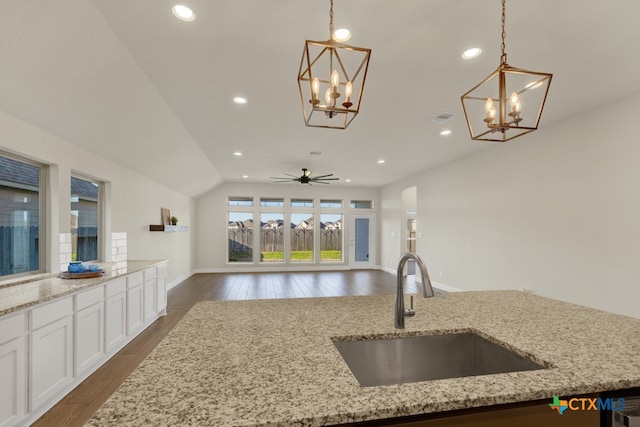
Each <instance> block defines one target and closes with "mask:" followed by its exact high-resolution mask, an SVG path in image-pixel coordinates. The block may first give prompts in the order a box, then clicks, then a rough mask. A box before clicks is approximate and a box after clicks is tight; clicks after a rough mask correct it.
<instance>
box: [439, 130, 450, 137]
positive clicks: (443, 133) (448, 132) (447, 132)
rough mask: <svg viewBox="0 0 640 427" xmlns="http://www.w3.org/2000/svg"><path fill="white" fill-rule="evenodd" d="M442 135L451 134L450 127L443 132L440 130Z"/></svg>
mask: <svg viewBox="0 0 640 427" xmlns="http://www.w3.org/2000/svg"><path fill="white" fill-rule="evenodd" d="M440 135H442V136H447V135H451V131H450V130H449V129H445V130H443V131H442V132H440Z"/></svg>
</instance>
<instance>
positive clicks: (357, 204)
mask: <svg viewBox="0 0 640 427" xmlns="http://www.w3.org/2000/svg"><path fill="white" fill-rule="evenodd" d="M351 208H352V209H371V208H373V202H371V200H352V201H351Z"/></svg>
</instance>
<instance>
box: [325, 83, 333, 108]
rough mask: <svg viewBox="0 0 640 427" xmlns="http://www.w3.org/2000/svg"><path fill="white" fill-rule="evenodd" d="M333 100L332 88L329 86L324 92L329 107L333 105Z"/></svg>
mask: <svg viewBox="0 0 640 427" xmlns="http://www.w3.org/2000/svg"><path fill="white" fill-rule="evenodd" d="M331 101H333V98H332V97H331V88H329V87H328V88H327V90H326V91H325V93H324V102H326V103H327V107H331V106H332V105H331Z"/></svg>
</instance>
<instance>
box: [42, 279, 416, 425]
mask: <svg viewBox="0 0 640 427" xmlns="http://www.w3.org/2000/svg"><path fill="white" fill-rule="evenodd" d="M395 291H396V276H395V275H393V274H390V273H386V272H383V271H380V270H355V271H327V272H296V273H248V274H245V273H235V274H220V273H216V274H196V275H194V276H191V277H190V278H188V279H187V280H185V281H184V282H182V283H180V284H179V285H177V286H175V287H174V288H172V289H171V290H170V291H169V296H168V301H167V315H166V316H163V317H161V318H159V319H158V320H156V321H155V322H154V323H153V324H151V325H150V326H149V327H148V328H147V329H146V330H145V331H143V332H142V333H141V334H140V335H138V336H137V337H136V338H135V339H134V340H133V341H131V342H130V343H129V344H128V345H127V346H126V347H124V348H123V349H122V350H120V352H118V353H117V354H116V355H115V356H114V357H112V358H111V359H110V360H109V361H107V362H106V363H105V364H104V365H102V367H100V368H99V369H98V370H97V371H96V372H95V373H94V374H93V375H91V376H90V377H89V378H87V379H86V380H85V381H83V382H82V383H81V384H80V385H78V387H76V388H75V389H74V390H72V391H71V393H69V394H68V395H67V396H66V397H65V398H64V399H62V400H61V401H60V402H58V404H57V405H55V406H54V407H53V408H51V409H50V410H49V411H48V412H47V413H46V414H44V415H43V416H42V417H41V418H40V419H38V420H37V421H36V422H35V423H34V424H33V426H37V427H53V426H56V427H58V426H82V425H84V423H85V422H86V421H87V420H88V419H89V418H91V416H92V415H93V413H94V412H95V411H97V410H98V408H100V406H102V404H103V403H104V402H105V401H106V400H107V399H108V398H109V396H110V395H111V393H113V392H114V391H115V390H116V388H118V386H119V385H120V384H121V383H122V382H123V381H124V380H125V379H126V378H127V377H128V376H129V374H130V373H131V372H133V370H134V369H135V368H136V367H137V366H138V365H139V364H140V363H141V362H142V361H143V360H144V358H145V357H147V355H148V354H149V353H150V352H151V350H153V349H154V348H155V347H156V345H157V344H158V343H159V342H160V341H161V340H162V339H163V338H164V337H165V336H166V335H167V334H168V333H169V331H170V330H171V329H172V328H173V327H174V326H175V325H176V323H178V322H179V321H180V319H182V317H183V316H184V315H185V314H186V313H187V312H188V311H189V310H190V309H191V307H192V306H193V305H194V304H195V303H196V302H198V301H212V300H247V299H272V298H309V297H333V296H349V295H376V294H394V293H395ZM406 291H407V292H410V293H416V292H418V288H417V286H416V285H415V284H414V283H413V281H412V280H409V281H408V283H407V286H406Z"/></svg>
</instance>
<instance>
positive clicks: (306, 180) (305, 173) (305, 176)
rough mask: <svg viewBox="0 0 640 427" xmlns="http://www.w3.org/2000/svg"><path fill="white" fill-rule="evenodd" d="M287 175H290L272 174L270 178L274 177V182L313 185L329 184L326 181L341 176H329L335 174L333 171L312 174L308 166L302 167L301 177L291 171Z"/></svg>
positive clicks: (335, 179)
mask: <svg viewBox="0 0 640 427" xmlns="http://www.w3.org/2000/svg"><path fill="white" fill-rule="evenodd" d="M285 175H288V177H278V176H272V177H270V179H274V180H275V181H273V182H274V183H281V182H299V183H300V184H309V185H311V184H312V183H318V184H329V183H328V182H325V181H337V180H339V179H340V178H329V177H330V176H333V174H332V173H330V174H327V175H318V176H311V171H310V170H308V169H307V168H302V176H299V177H298V176H295V175H291V174H289V173H285ZM289 177H290V178H289Z"/></svg>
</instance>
